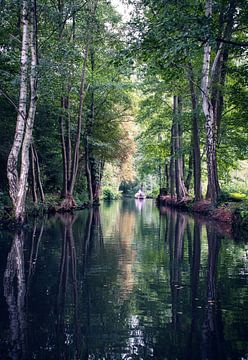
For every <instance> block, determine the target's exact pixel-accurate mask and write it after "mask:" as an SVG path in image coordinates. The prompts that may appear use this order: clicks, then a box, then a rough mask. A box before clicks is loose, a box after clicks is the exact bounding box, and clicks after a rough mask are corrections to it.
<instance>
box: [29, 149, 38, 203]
mask: <svg viewBox="0 0 248 360" xmlns="http://www.w3.org/2000/svg"><path fill="white" fill-rule="evenodd" d="M30 157H31V165H32V166H31V169H32V195H33V202H34V203H35V204H37V203H38V196H37V183H36V171H35V156H34V149H33V146H32V145H31V146H30Z"/></svg>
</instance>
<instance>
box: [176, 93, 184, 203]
mask: <svg viewBox="0 0 248 360" xmlns="http://www.w3.org/2000/svg"><path fill="white" fill-rule="evenodd" d="M181 106H182V102H181V98H180V97H179V96H174V107H173V113H174V114H173V122H174V144H175V145H174V149H175V179H176V194H177V200H178V201H181V200H183V199H184V198H185V197H186V195H187V190H186V187H185V184H184V175H183V159H182V154H181V151H182V130H181V124H180V122H181V120H180V117H181Z"/></svg>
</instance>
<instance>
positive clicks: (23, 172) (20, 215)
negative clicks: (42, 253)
mask: <svg viewBox="0 0 248 360" xmlns="http://www.w3.org/2000/svg"><path fill="white" fill-rule="evenodd" d="M30 10H31V11H30V53H31V69H30V105H29V111H28V116H27V121H26V128H25V134H24V139H23V144H22V152H21V169H20V178H19V187H18V193H17V199H16V208H15V217H16V219H18V220H21V221H23V220H24V216H25V200H26V192H27V187H28V172H29V148H30V145H31V142H32V133H33V126H34V118H35V112H36V104H37V44H36V7H35V0H31V9H30Z"/></svg>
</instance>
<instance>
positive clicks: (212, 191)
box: [201, 0, 222, 202]
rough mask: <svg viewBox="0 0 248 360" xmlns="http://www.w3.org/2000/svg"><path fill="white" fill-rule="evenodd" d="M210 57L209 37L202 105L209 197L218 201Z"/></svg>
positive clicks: (208, 3)
mask: <svg viewBox="0 0 248 360" xmlns="http://www.w3.org/2000/svg"><path fill="white" fill-rule="evenodd" d="M205 14H206V17H208V18H211V17H212V0H206V13H205ZM221 49H222V46H221V45H220V47H219V49H218V51H217V54H216V56H215V59H214V62H213V66H212V74H213V73H214V72H215V68H216V66H217V64H218V61H219V57H220V56H221ZM210 58H211V45H210V40H209V38H208V39H207V40H206V42H205V45H204V56H203V67H202V86H201V88H202V89H201V90H202V107H203V112H204V115H205V118H206V123H205V128H206V153H207V170H208V191H207V199H209V200H210V201H211V202H216V201H217V198H218V196H219V193H220V186H219V180H218V169H217V154H216V141H217V128H216V119H215V117H214V109H213V104H212V102H211V86H212V81H211V74H210Z"/></svg>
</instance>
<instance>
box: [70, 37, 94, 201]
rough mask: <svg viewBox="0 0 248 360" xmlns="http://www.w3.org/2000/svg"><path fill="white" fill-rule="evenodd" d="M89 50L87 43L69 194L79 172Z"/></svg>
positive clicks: (71, 192)
mask: <svg viewBox="0 0 248 360" xmlns="http://www.w3.org/2000/svg"><path fill="white" fill-rule="evenodd" d="M88 51H89V44H87V45H86V49H85V54H84V62H83V67H82V75H81V85H80V92H79V110H78V122H77V135H76V143H75V149H74V154H73V159H72V171H71V179H70V184H69V194H70V195H71V196H72V194H73V190H74V186H75V181H76V176H77V172H78V162H79V150H80V139H81V132H82V116H83V105H84V98H85V93H86V89H85V82H86V76H85V75H86V65H87V59H88Z"/></svg>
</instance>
